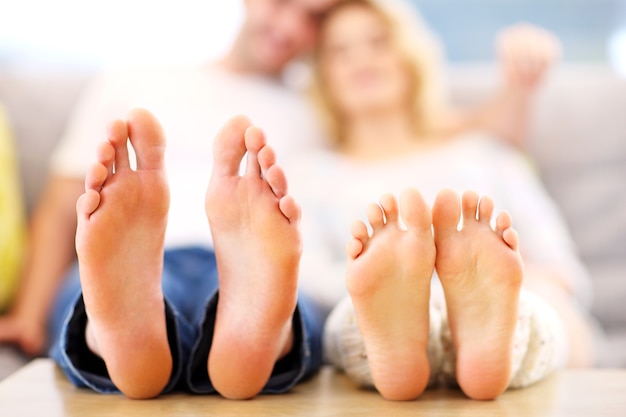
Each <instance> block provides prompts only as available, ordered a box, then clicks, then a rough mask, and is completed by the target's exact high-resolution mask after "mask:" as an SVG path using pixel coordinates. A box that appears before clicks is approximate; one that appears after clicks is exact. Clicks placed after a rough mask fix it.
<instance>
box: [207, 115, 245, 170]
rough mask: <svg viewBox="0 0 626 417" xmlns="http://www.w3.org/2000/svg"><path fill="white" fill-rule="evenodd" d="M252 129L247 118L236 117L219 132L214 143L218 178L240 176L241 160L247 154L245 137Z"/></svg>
mask: <svg viewBox="0 0 626 417" xmlns="http://www.w3.org/2000/svg"><path fill="white" fill-rule="evenodd" d="M248 127H250V120H248V118H246V117H245V116H236V117H234V118H232V119H231V120H229V121H228V122H227V123H226V124H225V125H224V127H222V129H221V130H220V131H219V132H218V134H217V135H216V136H215V140H214V141H213V163H214V165H213V174H214V175H217V176H225V177H228V176H236V175H238V174H239V166H240V165H241V160H242V159H243V157H244V155H245V154H246V144H245V139H244V135H245V132H246V130H247V129H248Z"/></svg>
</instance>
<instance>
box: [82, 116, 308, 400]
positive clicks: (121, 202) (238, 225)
mask: <svg viewBox="0 0 626 417" xmlns="http://www.w3.org/2000/svg"><path fill="white" fill-rule="evenodd" d="M128 139H130V143H131V145H132V147H133V148H134V150H135V154H136V158H137V167H136V169H135V170H133V169H131V166H130V162H129V154H128V150H127V141H128ZM164 151H165V138H164V135H163V132H162V130H161V127H160V126H159V124H158V122H157V121H156V119H155V118H154V117H153V116H152V115H151V114H150V113H148V112H147V111H145V110H135V111H133V112H131V113H130V114H129V116H128V120H127V121H126V122H124V121H119V120H118V121H115V122H114V123H112V124H111V126H110V128H109V133H108V141H106V142H104V143H102V144H101V145H100V147H99V149H98V152H97V162H96V163H95V164H94V165H93V167H92V168H91V169H90V171H89V173H88V174H87V177H86V181H85V188H86V191H85V193H84V194H83V195H82V196H81V197H80V198H79V200H78V202H77V215H78V228H77V233H76V250H77V254H78V260H79V268H80V276H81V284H82V289H83V299H84V302H85V308H86V311H87V316H88V325H87V330H86V335H85V337H86V340H87V344H88V346H89V347H90V349H91V350H92V351H93V352H94V353H95V354H97V355H99V356H100V357H101V358H102V359H103V360H104V361H105V363H106V366H107V369H108V372H109V375H110V377H111V379H112V381H113V382H114V384H115V385H116V386H117V387H118V388H119V389H120V390H121V391H122V392H123V393H124V394H126V395H127V396H129V397H131V398H150V397H154V396H156V395H158V394H159V393H160V392H161V391H162V390H163V388H164V387H165V386H166V384H167V382H168V380H169V378H170V376H171V373H172V367H173V363H172V355H171V351H170V348H169V344H168V338H167V329H166V321H165V305H164V298H163V292H162V288H161V276H162V269H163V250H164V237H165V229H166V224H167V215H168V209H169V189H168V184H167V178H166V174H165V166H164ZM244 156H247V167H246V169H245V173H244V175H240V174H239V169H240V165H241V161H242V160H243V158H244ZM206 213H207V219H208V222H209V224H210V230H211V233H212V236H213V241H214V244H215V255H216V258H217V265H218V275H219V286H220V297H219V302H218V307H217V317H216V322H215V330H214V337H213V344H212V347H211V351H210V353H209V355H208V358H207V372H208V375H209V377H210V379H211V381H212V383H213V385H214V387H215V388H216V389H217V391H218V392H220V393H221V394H222V395H224V396H225V397H228V398H234V399H244V398H250V397H253V396H255V395H256V394H257V393H259V392H260V391H261V389H262V388H263V386H264V385H265V384H266V383H267V381H268V379H269V377H270V375H271V372H272V369H273V367H274V364H275V362H276V361H277V360H278V359H279V358H281V357H282V356H284V355H286V354H287V353H288V352H289V351H290V350H291V347H292V344H293V333H292V316H293V313H294V310H295V307H296V292H297V277H298V267H299V260H300V255H301V251H302V248H301V246H302V245H301V238H300V233H299V226H298V223H299V219H300V209H299V207H298V205H297V204H296V202H295V201H294V199H293V198H292V197H290V196H288V195H287V180H286V177H285V175H284V173H283V171H282V169H281V168H280V167H279V166H277V165H276V158H275V154H274V151H273V150H272V148H271V147H269V146H267V145H266V141H265V138H264V136H263V133H262V132H261V131H260V130H259V129H257V128H255V127H252V126H251V125H250V122H249V121H248V120H247V119H246V118H244V117H236V118H234V119H233V120H231V121H230V122H229V123H227V124H226V125H225V126H224V128H223V129H222V130H221V131H220V133H219V134H218V135H217V137H216V138H215V142H214V166H213V172H212V176H211V179H210V182H209V186H208V190H207V194H206Z"/></svg>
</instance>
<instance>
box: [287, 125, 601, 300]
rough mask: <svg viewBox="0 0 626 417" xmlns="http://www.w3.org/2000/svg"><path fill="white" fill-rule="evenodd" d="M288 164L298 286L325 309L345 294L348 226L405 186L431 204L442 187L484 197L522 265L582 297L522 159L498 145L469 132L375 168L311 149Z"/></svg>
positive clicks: (551, 211) (580, 280) (565, 242)
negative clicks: (549, 270) (296, 211)
mask: <svg viewBox="0 0 626 417" xmlns="http://www.w3.org/2000/svg"><path fill="white" fill-rule="evenodd" d="M296 167H297V169H296ZM296 167H294V169H293V170H292V174H296V175H292V177H291V185H292V187H291V189H292V192H293V193H294V195H295V196H296V198H297V199H298V200H299V201H300V202H301V204H302V206H303V236H304V255H303V259H302V262H301V284H302V287H303V289H304V290H305V291H306V292H307V293H308V294H310V295H311V296H312V297H314V299H316V300H317V301H318V302H320V303H321V304H322V305H324V306H325V307H326V308H327V309H329V310H330V309H331V308H332V307H333V306H334V305H335V304H336V303H338V302H339V300H341V298H342V297H343V296H345V295H346V290H345V277H344V274H345V268H346V255H345V245H346V243H347V242H348V241H349V239H350V234H349V230H350V225H351V223H352V222H353V221H354V220H356V219H359V218H360V219H363V220H365V210H366V207H367V205H368V204H369V203H371V202H376V201H377V200H378V198H379V197H380V196H381V195H382V194H383V193H386V192H391V193H393V194H395V195H398V194H399V193H400V192H401V191H402V190H403V189H405V188H407V187H416V188H417V189H418V190H419V191H420V192H421V193H422V194H423V195H424V197H425V199H426V201H427V203H429V204H431V205H432V203H433V201H434V199H435V196H436V194H437V193H438V192H439V191H440V190H441V189H443V188H451V189H453V190H455V191H457V192H458V193H462V192H464V191H467V190H474V191H477V192H478V193H479V194H481V195H488V196H490V197H491V198H493V200H494V201H495V204H496V212H497V211H499V210H508V211H509V212H510V213H511V215H512V217H513V223H514V227H515V228H516V229H517V230H518V232H519V234H520V239H521V251H522V255H523V257H524V260H525V262H527V263H529V262H532V263H533V264H544V265H547V266H550V267H552V266H555V267H557V268H559V271H563V275H564V276H566V277H567V278H568V279H569V284H571V286H572V287H573V289H574V291H575V294H576V295H577V296H578V297H579V299H581V300H584V301H587V300H588V299H589V296H590V292H591V290H590V282H589V278H588V276H587V274H586V271H585V269H584V267H583V266H582V264H581V263H580V261H579V259H578V258H577V256H576V253H575V251H574V249H573V243H572V241H571V238H570V236H569V234H568V231H567V227H566V225H565V224H564V222H563V220H562V218H561V215H560V214H559V212H558V209H557V208H556V206H555V205H554V203H553V202H552V200H551V199H550V198H549V196H548V195H547V193H546V191H545V190H544V188H543V186H542V184H541V183H540V181H539V179H538V178H537V176H536V175H535V173H534V172H533V170H532V169H531V167H530V166H529V164H528V163H527V161H526V160H525V159H524V157H523V156H521V155H520V154H518V153H517V152H514V151H513V150H511V149H510V148H508V147H506V146H505V145H503V144H501V143H500V142H498V141H495V140H490V139H489V138H486V137H483V136H481V135H471V136H466V137H463V138H459V139H457V140H454V141H450V142H446V143H444V144H441V145H435V146H432V147H430V148H425V149H424V150H423V151H421V152H416V153H413V154H410V155H405V156H403V157H399V158H393V159H389V160H388V161H386V162H377V163H372V162H358V161H355V160H353V159H349V158H347V157H345V156H342V155H339V154H336V153H330V152H325V151H318V152H316V153H314V154H311V155H308V156H307V157H306V158H303V159H302V160H300V161H297V165H296Z"/></svg>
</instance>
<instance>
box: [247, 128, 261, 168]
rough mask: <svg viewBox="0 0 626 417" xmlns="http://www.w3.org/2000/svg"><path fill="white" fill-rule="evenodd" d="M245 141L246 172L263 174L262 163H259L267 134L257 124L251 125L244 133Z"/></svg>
mask: <svg viewBox="0 0 626 417" xmlns="http://www.w3.org/2000/svg"><path fill="white" fill-rule="evenodd" d="M244 141H245V145H246V150H247V152H248V153H247V154H246V155H247V161H246V173H247V175H251V176H255V177H259V176H261V165H260V164H259V159H258V154H259V151H260V150H261V149H262V148H263V147H264V146H265V136H264V135H263V132H261V130H260V129H259V128H257V127H255V126H250V127H249V128H248V129H246V133H245V134H244Z"/></svg>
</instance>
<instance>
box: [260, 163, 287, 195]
mask: <svg viewBox="0 0 626 417" xmlns="http://www.w3.org/2000/svg"><path fill="white" fill-rule="evenodd" d="M265 181H267V184H268V185H269V186H270V188H271V189H272V192H273V193H274V195H275V196H276V197H278V198H282V197H284V196H286V195H287V187H288V186H287V176H286V175H285V171H283V169H282V168H281V167H279V166H278V165H273V166H272V167H270V169H268V170H267V172H266V173H265Z"/></svg>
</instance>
